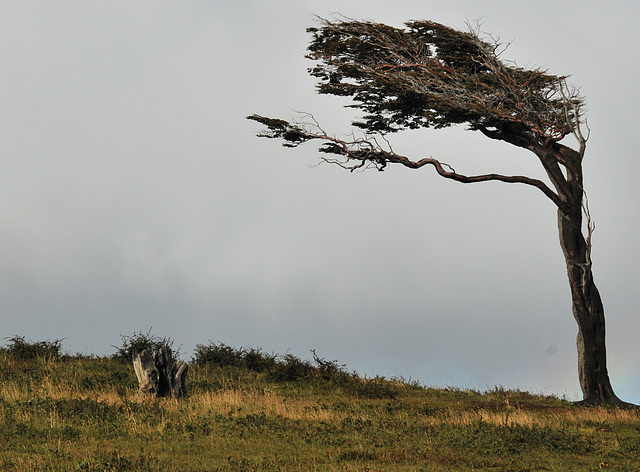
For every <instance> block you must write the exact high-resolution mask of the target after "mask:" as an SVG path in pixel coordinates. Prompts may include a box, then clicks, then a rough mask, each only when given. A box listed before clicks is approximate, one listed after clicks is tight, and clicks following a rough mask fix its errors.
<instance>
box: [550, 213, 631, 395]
mask: <svg viewBox="0 0 640 472" xmlns="http://www.w3.org/2000/svg"><path fill="white" fill-rule="evenodd" d="M572 206H573V207H574V208H573V211H571V212H568V213H565V212H563V211H562V210H559V211H558V229H559V235H560V246H561V247H562V252H563V254H564V258H565V261H566V265H567V273H568V276H569V286H570V288H571V299H572V305H573V316H574V318H575V320H576V322H577V323H578V339H577V348H578V379H579V381H580V388H581V389H582V394H583V400H582V401H581V402H580V403H581V404H583V405H604V404H608V405H618V406H625V405H629V404H627V403H625V402H623V401H622V400H620V399H619V398H618V397H617V396H616V394H615V393H614V391H613V388H612V387H611V382H610V380H609V374H608V372H607V353H606V346H605V321H604V306H603V304H602V300H601V298H600V293H599V292H598V289H597V288H596V285H595V283H594V281H593V274H592V272H591V257H590V249H591V248H590V240H589V239H590V238H588V239H585V238H584V236H583V234H582V207H581V206H580V207H578V208H575V207H576V205H572Z"/></svg>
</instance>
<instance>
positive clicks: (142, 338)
mask: <svg viewBox="0 0 640 472" xmlns="http://www.w3.org/2000/svg"><path fill="white" fill-rule="evenodd" d="M151 329H152V328H149V331H147V332H146V333H143V332H142V331H140V332H137V333H133V335H131V336H127V335H124V334H121V335H120V337H121V338H122V346H120V347H117V346H111V347H114V348H116V353H115V354H113V356H112V357H113V358H114V359H118V360H121V361H123V362H131V359H132V358H133V355H134V354H137V353H140V352H142V351H144V350H145V349H150V350H154V349H161V348H163V347H167V348H169V349H171V350H172V351H173V342H174V341H173V339H171V338H168V337H165V338H160V337H158V336H155V335H153V334H151ZM179 352H180V349H179V348H178V349H177V350H175V351H173V355H174V357H175V358H178V355H179Z"/></svg>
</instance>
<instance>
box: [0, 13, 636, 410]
mask: <svg viewBox="0 0 640 472" xmlns="http://www.w3.org/2000/svg"><path fill="white" fill-rule="evenodd" d="M1 11H2V14H0V42H1V43H2V44H3V48H2V49H1V50H0V61H1V64H2V70H3V73H2V75H0V84H2V86H1V87H0V104H1V108H0V110H1V111H0V162H1V164H2V173H0V337H2V338H5V339H2V340H0V341H1V342H6V338H8V337H10V336H12V335H19V336H24V337H25V338H26V339H27V340H31V341H40V340H55V339H63V343H62V346H63V350H65V351H68V352H70V353H85V354H96V355H110V354H112V353H114V352H115V348H114V346H120V345H121V342H122V337H121V336H123V335H125V336H128V335H132V334H133V333H136V332H145V333H146V332H147V331H148V330H149V329H151V327H152V334H153V335H156V336H159V337H170V338H172V339H173V340H174V342H175V344H174V346H180V352H181V354H182V357H183V358H185V359H186V360H188V359H189V358H190V357H191V356H192V355H193V350H194V347H195V346H196V345H197V344H205V345H206V344H208V343H209V342H222V343H225V344H227V345H230V346H233V347H236V348H240V347H254V348H258V347H259V348H262V349H263V350H264V351H266V352H270V353H279V354H285V353H290V354H293V355H296V356H298V357H301V358H304V359H308V358H310V357H311V354H310V350H312V349H314V350H315V351H316V353H317V354H318V355H319V356H320V357H322V358H325V359H328V360H337V361H339V363H341V364H345V365H346V368H347V369H348V370H354V371H357V372H358V373H360V374H361V375H367V376H376V375H381V376H385V377H401V378H404V379H406V380H412V381H416V382H419V383H421V384H423V385H427V386H433V387H456V388H472V389H478V390H484V389H491V388H494V387H496V386H501V387H504V388H510V389H520V390H530V391H533V392H535V393H544V394H554V395H559V396H561V397H562V396H563V397H566V398H568V399H570V400H573V399H579V398H580V395H579V384H578V379H577V353H576V346H575V339H576V334H577V326H576V323H575V321H574V320H573V317H572V313H571V303H570V295H569V287H568V281H567V277H566V269H565V266H564V261H563V257H562V252H561V250H560V246H559V243H558V235H557V225H556V214H555V210H554V207H553V205H552V203H551V202H550V201H549V200H548V199H547V198H545V197H544V195H543V194H542V193H540V192H539V191H538V190H537V189H534V188H531V187H528V186H518V185H508V184H502V183H499V182H490V183H483V184H474V185H462V184H458V183H455V182H451V181H446V180H443V179H441V178H439V177H438V176H437V175H436V174H435V173H434V172H433V169H430V168H423V169H421V170H409V169H405V168H401V167H393V166H391V167H390V168H388V169H387V170H386V171H385V172H376V171H366V172H358V173H349V172H347V171H345V170H343V169H341V168H339V167H337V166H331V165H328V164H321V165H319V163H320V160H319V157H318V154H317V152H316V149H317V147H316V146H314V144H313V143H310V144H308V145H305V146H301V147H299V148H296V149H286V148H284V147H282V146H280V144H279V143H277V142H276V141H271V140H265V139H260V138H257V137H256V136H255V135H256V133H257V132H259V131H260V127H259V125H258V124H257V123H255V122H251V121H248V120H246V119H245V117H246V116H247V115H250V114H253V113H256V114H261V115H266V116H272V117H280V118H283V119H290V118H291V117H292V116H295V113H296V111H304V112H310V113H313V114H314V116H315V117H316V119H317V120H318V121H319V122H320V123H321V124H322V125H323V127H324V128H325V129H326V130H327V131H329V132H331V133H335V134H336V135H340V134H341V133H350V132H351V130H352V127H351V125H350V123H351V121H352V120H353V119H354V118H357V116H358V115H357V111H355V110H353V109H347V108H345V107H344V105H347V104H348V103H349V102H348V101H347V100H344V99H341V98H338V97H328V96H320V95H318V94H317V93H316V92H315V81H314V79H313V78H312V77H310V76H309V75H308V73H307V68H308V67H310V66H311V65H312V63H311V61H309V60H308V59H305V57H304V55H305V50H306V46H307V44H308V41H309V35H308V34H307V33H306V31H305V30H306V28H307V27H310V26H314V25H315V24H316V23H315V22H316V20H315V15H319V16H321V17H325V18H331V17H332V15H334V14H335V13H336V12H338V13H340V14H342V15H345V16H347V17H351V18H356V19H362V20H372V21H376V22H382V23H387V24H391V25H393V26H402V24H403V22H404V21H408V20H413V19H430V20H433V21H437V22H440V23H444V24H446V25H449V26H453V27H456V28H460V29H464V28H466V27H467V26H466V24H467V23H471V24H475V23H476V22H477V21H480V22H481V25H482V30H483V31H485V32H487V33H491V34H493V35H495V36H498V37H500V38H501V41H502V42H503V43H504V44H509V47H508V48H507V50H506V51H505V52H504V54H503V57H504V58H505V59H509V60H515V61H516V62H517V63H518V65H521V66H525V67H541V68H543V69H548V70H549V71H550V72H551V73H553V74H557V75H571V78H570V81H571V82H573V83H574V84H576V85H578V86H580V87H581V91H582V94H583V95H584V96H585V97H586V100H587V104H588V116H587V118H588V126H589V128H590V130H591V134H590V139H589V142H588V144H587V153H586V157H585V162H584V172H585V186H586V191H587V194H588V197H589V204H590V210H591V215H592V218H593V220H594V222H595V224H596V231H595V233H594V235H593V255H592V256H593V261H594V267H593V270H594V277H595V280H596V284H597V285H598V288H599V289H600V292H601V295H602V298H603V300H604V304H605V310H606V319H607V343H608V365H609V373H610V376H611V380H612V383H613V386H614V389H615V390H616V392H617V393H618V395H619V396H620V397H621V398H622V399H624V400H626V401H633V402H636V403H638V402H640V343H638V341H637V333H638V332H640V319H639V318H638V316H637V307H636V302H635V301H634V300H635V298H636V293H637V286H638V282H639V280H640V270H639V268H638V267H639V264H638V262H640V245H638V244H637V240H638V236H639V235H640V222H639V219H638V206H637V204H638V201H639V198H640V186H638V185H637V183H636V178H635V176H637V175H638V174H640V162H639V161H638V159H637V147H638V133H637V129H636V128H637V126H636V125H637V117H636V115H637V109H638V106H639V105H640V89H639V88H638V87H637V78H638V76H639V74H640V60H639V58H638V54H637V45H638V44H640V32H639V30H638V28H637V24H638V22H639V21H640V4H639V3H638V2H636V1H634V0H633V1H632V0H629V1H622V0H610V1H608V2H606V5H605V2H599V1H593V0H590V1H580V2H577V1H568V0H553V1H548V0H540V1H537V2H514V1H498V0H486V1H483V2H476V1H471V0H451V1H448V2H441V1H435V0H423V1H421V2H415V1H408V0H396V1H394V2H387V1H380V0H366V1H365V0H362V1H361V0H355V1H350V0H337V1H336V0H322V1H319V0H297V1H294V0H269V1H264V0H260V1H259V0H236V1H233V2H232V1H221V0H208V1H204V0H184V1H180V2H173V1H162V0H155V1H146V0H139V1H135V2H131V1H124V0H112V1H109V2H98V1H86V0H65V1H61V2H50V1H44V0H42V1H32V0H15V1H14V0H5V1H3V2H2V6H1ZM391 140H392V143H393V146H394V150H395V151H396V152H398V153H400V154H405V155H407V156H410V157H412V158H419V157H427V156H431V157H434V158H437V159H440V160H441V161H444V162H447V163H449V164H451V165H452V166H454V167H455V168H456V170H457V171H459V172H462V173H468V174H474V173H480V172H503V173H512V174H524V175H530V176H534V177H538V178H542V179H544V178H545V177H544V175H543V171H542V169H541V167H540V165H539V163H537V162H536V158H535V156H534V155H533V154H530V153H527V152H526V151H523V150H521V149H515V148H513V147H512V146H509V145H508V144H504V143H499V142H495V141H491V140H488V139H486V138H484V137H483V136H481V135H480V134H478V133H474V132H471V131H466V130H465V129H464V128H450V129H446V130H422V131H412V132H409V133H402V134H397V135H393V136H392V137H391Z"/></svg>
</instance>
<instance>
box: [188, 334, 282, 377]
mask: <svg viewBox="0 0 640 472" xmlns="http://www.w3.org/2000/svg"><path fill="white" fill-rule="evenodd" d="M276 357H277V356H275V355H274V354H267V353H265V352H263V351H262V349H261V348H252V347H250V348H246V349H245V348H240V349H235V348H233V347H231V346H227V345H226V344H224V343H220V342H218V343H214V342H211V341H209V344H208V345H204V344H197V345H196V348H195V355H194V356H193V359H192V362H193V363H194V364H197V365H211V366H217V367H238V368H244V369H247V370H250V371H253V372H270V371H271V369H272V368H273V367H274V366H275V364H276Z"/></svg>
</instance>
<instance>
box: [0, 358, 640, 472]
mask: <svg viewBox="0 0 640 472" xmlns="http://www.w3.org/2000/svg"><path fill="white" fill-rule="evenodd" d="M214 347H216V348H217V350H214V351H215V353H218V354H220V352H226V354H228V355H230V356H231V358H232V361H233V362H231V361H229V362H227V361H225V363H219V364H216V363H212V362H208V361H207V359H211V358H210V357H209V358H207V357H206V356H205V355H204V354H206V352H205V353H204V354H203V351H202V349H205V347H203V346H200V348H201V351H200V354H202V355H201V356H200V357H198V356H197V358H196V359H194V360H193V361H192V365H191V367H190V371H189V374H188V377H187V382H188V383H187V386H188V388H189V394H190V395H189V397H188V398H187V399H184V400H180V401H176V400H171V399H145V398H140V397H139V396H138V394H137V381H136V378H135V374H134V372H133V368H132V366H131V365H130V363H127V362H123V361H122V360H119V359H117V358H115V357H114V358H97V357H87V356H80V355H78V356H68V355H67V356H65V355H46V356H45V355H40V356H38V355H36V356H21V355H20V354H19V353H17V352H10V350H8V349H0V470H3V471H5V470H7V471H12V470H17V471H32V470H47V471H314V470H318V471H363V472H364V471H385V472H387V471H421V470H422V471H472V470H492V471H505V472H506V471H514V472H515V471H535V470H548V471H595V470H603V469H607V470H612V471H614V470H615V471H638V470H640V466H639V464H640V413H639V412H638V411H637V410H619V409H615V408H583V407H578V406H574V405H572V404H571V403H570V402H568V401H565V400H562V399H558V398H555V397H550V396H540V395H532V394H529V393H526V392H517V391H506V390H503V389H499V388H498V389H495V390H494V391H491V392H488V393H485V394H481V393H478V392H476V391H465V390H459V389H454V388H449V389H433V388H424V387H420V386H417V385H415V384H411V383H407V382H401V381H396V380H386V379H380V378H377V379H362V378H360V377H359V376H357V375H355V374H347V373H346V372H345V371H344V370H343V368H342V366H338V365H337V364H336V363H335V362H326V361H323V360H321V359H317V358H316V363H315V364H311V363H310V362H305V361H300V360H299V359H296V358H293V356H289V360H288V361H287V359H286V356H285V358H281V360H280V361H277V360H276V359H275V358H274V357H273V356H263V358H262V360H261V361H260V362H256V359H258V360H260V351H259V350H248V351H246V350H233V349H230V348H228V347H226V346H214ZM222 348H224V349H222ZM225 350H226V351H225ZM205 351H206V349H205ZM49 354H51V353H49ZM209 354H211V353H210V352H209ZM265 359H266V361H265ZM227 360H228V359H227ZM240 361H243V362H244V361H246V362H244V363H243V362H240ZM249 361H250V362H251V363H250V364H247V362H249ZM267 361H268V362H267ZM252 366H254V367H255V366H260V367H259V368H257V367H256V368H253V367H252ZM285 374H286V375H285Z"/></svg>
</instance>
